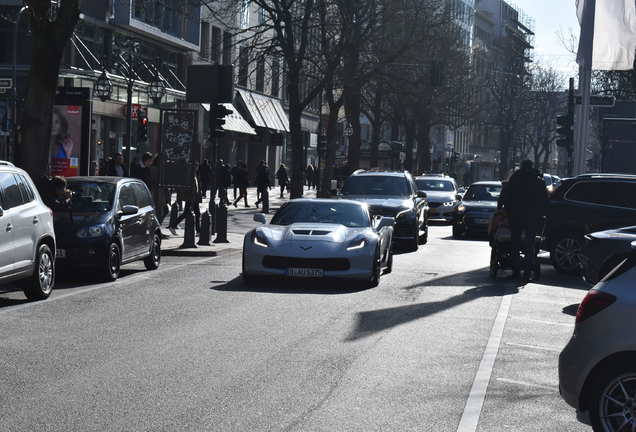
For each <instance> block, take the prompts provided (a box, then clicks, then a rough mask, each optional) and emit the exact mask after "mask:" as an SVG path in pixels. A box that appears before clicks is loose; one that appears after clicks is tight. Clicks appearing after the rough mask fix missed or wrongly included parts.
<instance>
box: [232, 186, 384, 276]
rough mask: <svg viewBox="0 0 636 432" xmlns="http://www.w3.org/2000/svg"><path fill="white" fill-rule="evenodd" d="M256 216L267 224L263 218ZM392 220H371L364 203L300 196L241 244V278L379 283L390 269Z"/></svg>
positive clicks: (256, 218)
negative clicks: (301, 197)
mask: <svg viewBox="0 0 636 432" xmlns="http://www.w3.org/2000/svg"><path fill="white" fill-rule="evenodd" d="M254 220H256V221H258V222H261V223H263V224H265V216H264V215H263V214H257V215H256V216H254ZM393 224H394V220H393V218H390V217H376V218H373V219H372V218H371V217H370V215H369V211H368V210H367V207H366V205H365V204H362V203H359V202H356V201H347V200H323V199H299V200H294V201H290V202H288V203H286V204H284V205H283V206H282V207H281V208H280V209H279V210H278V211H277V212H276V214H275V215H274V217H273V219H272V221H271V223H270V224H269V225H263V226H262V227H258V228H256V229H253V230H251V231H249V232H248V233H247V234H246V235H245V240H244V242H243V279H244V280H245V281H246V282H247V283H250V282H252V281H253V280H254V279H255V278H258V277H259V276H282V277H292V278H348V279H356V280H360V281H365V282H366V283H367V284H368V285H369V286H377V285H378V283H379V282H380V274H381V273H382V270H383V269H384V272H385V273H389V272H390V271H391V267H392V264H393V254H392V252H391V240H392V237H393Z"/></svg>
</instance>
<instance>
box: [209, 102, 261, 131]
mask: <svg viewBox="0 0 636 432" xmlns="http://www.w3.org/2000/svg"><path fill="white" fill-rule="evenodd" d="M221 105H223V106H224V107H225V108H227V109H229V110H230V111H232V114H230V115H227V116H225V124H224V125H223V130H226V131H228V132H238V133H243V134H247V135H256V131H255V130H254V128H253V127H252V126H250V124H249V123H248V122H247V121H245V119H244V118H243V116H242V115H241V114H240V113H239V112H238V110H237V109H236V108H234V105H232V104H231V103H224V104H221ZM201 106H202V107H203V109H204V110H206V111H210V104H201Z"/></svg>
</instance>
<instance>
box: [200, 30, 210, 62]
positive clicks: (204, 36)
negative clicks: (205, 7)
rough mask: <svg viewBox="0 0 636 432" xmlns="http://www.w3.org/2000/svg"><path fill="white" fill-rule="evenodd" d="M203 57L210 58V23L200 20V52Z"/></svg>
mask: <svg viewBox="0 0 636 432" xmlns="http://www.w3.org/2000/svg"><path fill="white" fill-rule="evenodd" d="M200 57H201V58H203V59H209V58H210V23H209V22H205V21H201V53H200Z"/></svg>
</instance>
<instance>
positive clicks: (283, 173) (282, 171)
mask: <svg viewBox="0 0 636 432" xmlns="http://www.w3.org/2000/svg"><path fill="white" fill-rule="evenodd" d="M276 178H277V179H278V185H279V186H280V197H281V198H283V194H284V193H285V188H286V187H287V184H288V183H289V175H288V174H287V168H286V167H285V164H280V167H279V168H278V171H276Z"/></svg>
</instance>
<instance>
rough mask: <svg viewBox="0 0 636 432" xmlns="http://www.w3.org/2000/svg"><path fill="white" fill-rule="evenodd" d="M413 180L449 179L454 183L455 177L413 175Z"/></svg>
mask: <svg viewBox="0 0 636 432" xmlns="http://www.w3.org/2000/svg"><path fill="white" fill-rule="evenodd" d="M415 180H446V181H451V182H453V183H455V179H454V178H452V177H440V176H428V175H425V176H417V177H415Z"/></svg>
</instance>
